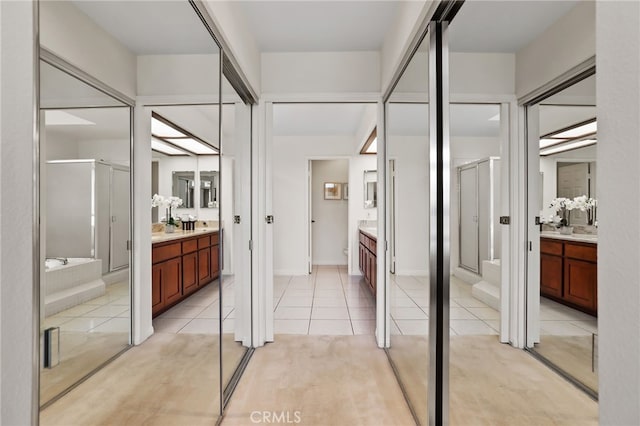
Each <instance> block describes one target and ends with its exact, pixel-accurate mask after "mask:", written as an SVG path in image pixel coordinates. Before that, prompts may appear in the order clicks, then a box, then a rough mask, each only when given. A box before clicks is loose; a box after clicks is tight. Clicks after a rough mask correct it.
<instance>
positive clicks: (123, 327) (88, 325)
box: [43, 281, 131, 335]
mask: <svg viewBox="0 0 640 426" xmlns="http://www.w3.org/2000/svg"><path fill="white" fill-rule="evenodd" d="M130 304H131V299H130V296H129V283H128V282H126V281H124V282H119V283H115V284H112V285H109V286H107V288H106V293H105V294H104V295H103V296H100V297H97V298H95V299H91V300H89V301H87V302H85V303H82V304H80V305H76V306H73V307H71V308H69V309H66V310H64V311H61V312H58V313H57V314H55V315H52V316H49V317H47V318H45V319H44V323H43V326H44V328H49V327H60V333H61V335H63V334H64V333H66V332H92V333H100V332H104V333H128V331H129V328H130V325H129V305H130Z"/></svg>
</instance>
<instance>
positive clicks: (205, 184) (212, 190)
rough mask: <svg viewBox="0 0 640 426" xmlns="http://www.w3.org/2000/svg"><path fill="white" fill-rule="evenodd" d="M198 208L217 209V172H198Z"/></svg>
mask: <svg viewBox="0 0 640 426" xmlns="http://www.w3.org/2000/svg"><path fill="white" fill-rule="evenodd" d="M200 207H201V208H205V209H215V208H218V172H214V171H204V172H200Z"/></svg>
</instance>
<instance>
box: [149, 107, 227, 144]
mask: <svg viewBox="0 0 640 426" xmlns="http://www.w3.org/2000/svg"><path fill="white" fill-rule="evenodd" d="M151 136H152V142H151V143H152V149H154V150H155V151H158V152H162V153H165V154H166V152H165V151H166V150H167V149H166V146H169V147H171V148H172V149H173V150H175V151H180V154H167V155H218V154H219V153H220V151H219V150H218V148H216V147H215V146H213V145H211V144H210V143H208V142H206V141H205V140H203V139H201V138H199V137H197V136H196V135H194V134H193V133H190V132H188V131H187V130H185V129H183V128H181V127H180V126H178V125H176V124H174V123H172V122H171V121H169V120H167V119H166V118H164V117H162V116H161V115H160V114H157V113H155V112H153V113H152V115H151ZM154 140H156V141H157V142H156V146H160V144H159V143H158V142H160V143H162V144H164V146H165V148H164V149H165V151H162V150H160V149H155V148H153V143H154V142H153V141H154Z"/></svg>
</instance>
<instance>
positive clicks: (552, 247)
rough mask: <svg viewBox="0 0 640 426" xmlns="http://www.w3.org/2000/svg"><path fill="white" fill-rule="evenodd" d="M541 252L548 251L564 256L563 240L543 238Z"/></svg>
mask: <svg viewBox="0 0 640 426" xmlns="http://www.w3.org/2000/svg"><path fill="white" fill-rule="evenodd" d="M540 252H541V253H546V254H555V255H556V256H562V241H553V240H548V239H544V238H541V239H540Z"/></svg>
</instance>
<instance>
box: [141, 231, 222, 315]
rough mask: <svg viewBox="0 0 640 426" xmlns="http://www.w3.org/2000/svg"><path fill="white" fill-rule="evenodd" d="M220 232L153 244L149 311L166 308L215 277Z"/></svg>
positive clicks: (216, 276)
mask: <svg viewBox="0 0 640 426" xmlns="http://www.w3.org/2000/svg"><path fill="white" fill-rule="evenodd" d="M219 241H220V238H219V233H218V232H216V233H213V234H209V235H206V236H202V235H200V236H186V237H184V238H181V239H178V240H172V241H167V242H160V243H156V244H153V248H152V279H151V300H152V302H151V311H152V314H153V316H154V317H155V316H157V315H158V314H160V313H161V312H163V311H165V310H167V309H169V308H170V307H171V306H173V305H175V304H177V303H178V302H180V301H182V300H183V299H185V298H186V297H187V296H189V295H191V294H192V293H194V292H195V291H197V290H198V289H200V288H202V287H204V286H206V285H208V284H209V283H210V282H211V281H213V280H214V279H216V278H218V276H219V275H220V268H219V267H218V265H219V264H220V261H219V259H218V256H219V254H220V243H219Z"/></svg>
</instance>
